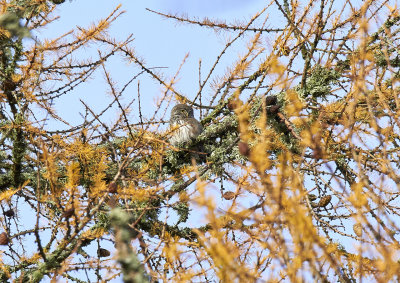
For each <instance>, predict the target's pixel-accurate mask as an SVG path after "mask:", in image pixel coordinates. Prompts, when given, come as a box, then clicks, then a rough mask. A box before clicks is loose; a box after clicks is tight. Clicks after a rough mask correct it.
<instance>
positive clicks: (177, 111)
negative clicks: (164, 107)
mask: <svg viewBox="0 0 400 283" xmlns="http://www.w3.org/2000/svg"><path fill="white" fill-rule="evenodd" d="M193 117H194V114H193V108H192V107H190V106H189V105H186V104H177V105H175V106H174V108H172V110H171V119H170V123H171V124H174V123H176V122H177V121H179V120H181V119H184V118H193Z"/></svg>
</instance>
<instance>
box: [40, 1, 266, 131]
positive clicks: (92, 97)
mask: <svg viewBox="0 0 400 283" xmlns="http://www.w3.org/2000/svg"><path fill="white" fill-rule="evenodd" d="M119 3H120V4H122V10H124V11H126V12H125V13H124V14H123V15H122V16H121V17H120V18H119V19H117V21H116V22H114V23H113V25H112V27H111V29H110V36H111V37H115V38H117V39H120V40H123V39H125V38H127V37H128V36H129V35H130V34H133V37H134V38H135V40H134V41H133V43H132V47H133V48H134V49H135V51H136V55H137V56H138V57H140V58H142V59H143V60H144V61H145V62H146V64H147V67H156V66H157V67H164V68H163V69H160V70H159V72H162V73H163V74H164V75H165V77H166V78H169V77H172V76H173V75H174V74H175V73H176V71H177V70H178V68H179V66H180V64H181V63H182V61H183V58H184V57H185V55H186V54H187V53H189V57H188V58H187V60H186V63H185V65H184V66H183V68H182V71H181V73H180V76H179V77H178V83H177V85H176V87H177V90H179V92H181V93H183V94H185V95H187V96H188V97H193V96H194V95H195V93H197V90H198V80H199V79H198V62H199V60H200V59H201V61H202V73H203V76H205V74H207V72H208V70H209V69H210V67H211V65H212V64H213V63H214V61H215V59H216V58H217V56H218V54H219V53H220V51H221V50H222V49H223V47H224V46H225V43H226V41H227V39H228V38H231V37H233V36H234V34H230V33H225V32H224V33H215V32H214V31H212V30H211V29H207V28H200V27H197V26H192V25H182V24H177V22H176V21H173V20H168V19H165V18H162V17H160V16H159V15H156V14H154V13H151V12H149V11H147V10H146V8H150V9H152V10H156V11H160V12H165V13H173V14H178V15H183V14H185V15H188V16H189V17H192V16H194V17H198V18H199V19H203V18H204V17H209V18H218V19H219V20H225V21H227V22H228V23H231V22H232V23H234V22H236V21H238V20H239V21H242V22H247V21H248V20H249V19H250V18H251V17H252V16H253V15H254V14H255V13H256V12H258V11H260V10H261V9H262V8H263V7H264V5H265V1H262V0H250V1H239V0H234V1H227V0H220V1H212V0H205V1H184V0H169V1H163V0H150V1H129V0H125V1H109V0H85V1H79V0H73V1H66V2H65V3H63V4H62V5H59V6H58V8H57V11H56V13H55V15H59V16H60V18H59V19H58V20H57V21H55V22H53V23H51V24H50V25H48V26H47V27H46V28H45V29H43V30H41V31H40V32H39V33H38V32H36V33H34V35H35V36H37V37H38V38H39V39H41V40H42V39H44V38H49V39H51V38H56V37H58V36H60V35H62V34H63V33H65V32H68V31H70V30H71V29H73V28H75V27H76V26H80V27H88V26H89V25H90V24H92V23H94V22H97V21H98V20H100V19H103V18H105V17H107V16H108V15H109V13H111V11H113V9H114V8H115V7H116V6H117V5H118V4H119ZM244 43H245V40H242V41H239V42H238V44H239V45H236V46H233V48H232V49H231V50H230V52H228V53H227V54H226V55H224V57H223V58H222V62H221V64H220V65H219V66H218V67H217V72H216V74H218V75H220V76H222V75H223V74H224V72H225V69H226V67H227V66H229V65H231V64H232V63H233V62H234V60H235V59H236V58H237V55H238V54H239V53H240V50H241V48H242V47H243V44H244ZM235 48H236V49H235ZM97 49H98V47H97V46H92V47H90V48H87V49H85V52H84V53H81V54H82V57H92V58H95V57H96V55H97ZM100 50H101V47H100ZM108 71H109V72H110V73H111V75H112V77H113V79H114V81H116V82H117V85H119V86H120V88H122V86H123V85H124V84H125V83H126V82H127V81H129V80H130V79H131V78H132V77H133V76H134V75H135V74H137V73H138V72H139V71H140V70H139V69H138V68H137V67H136V66H135V65H134V64H128V63H127V62H126V61H123V60H120V59H118V57H117V56H116V57H115V58H113V59H111V60H110V61H109V62H108ZM139 80H140V90H141V98H142V99H141V104H142V106H143V108H144V109H143V110H144V112H145V113H149V114H151V113H153V112H154V110H155V108H156V100H157V97H159V96H160V95H161V94H162V90H163V89H162V87H161V86H160V85H159V84H158V83H156V82H155V81H154V80H152V79H150V78H149V77H148V76H146V75H144V76H141V77H139ZM107 91H108V89H107V85H106V84H105V82H104V76H103V74H102V73H101V72H97V74H96V76H95V78H93V79H92V80H89V81H88V82H87V83H86V84H85V85H82V86H80V87H78V88H76V89H74V90H73V91H72V92H71V93H69V94H68V95H66V96H64V97H62V98H60V99H58V100H57V101H55V109H56V111H57V113H58V115H60V116H61V117H64V118H65V119H66V120H67V121H69V122H70V123H72V124H73V125H76V124H79V123H81V122H82V119H81V117H80V115H79V113H83V110H84V108H83V106H82V104H81V103H80V101H79V99H82V100H83V101H85V102H86V103H87V104H88V105H90V107H92V109H93V110H95V111H101V109H103V108H104V107H105V106H106V105H107V104H108V103H109V101H110V100H111V96H110V95H108V94H107ZM136 96H137V82H135V83H133V84H132V85H131V87H130V88H129V89H127V92H126V94H125V96H124V98H123V100H122V102H123V103H125V104H128V103H129V101H130V100H131V99H132V98H134V97H136ZM135 109H137V103H134V104H133V105H132V107H131V110H132V112H131V116H130V118H131V119H132V120H133V122H137V119H138V116H137V115H136V114H135V113H134V112H135ZM197 115H198V113H197ZM116 118H117V113H116V112H108V113H107V115H106V116H105V118H104V119H106V120H105V122H106V123H112V121H114V120H115V119H116ZM48 126H49V127H50V128H52V129H55V128H57V129H59V128H60V127H64V126H63V125H62V124H60V123H54V124H50V125H48Z"/></svg>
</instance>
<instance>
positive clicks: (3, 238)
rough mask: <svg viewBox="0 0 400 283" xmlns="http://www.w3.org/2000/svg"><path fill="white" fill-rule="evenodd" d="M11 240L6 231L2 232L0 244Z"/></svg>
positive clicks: (5, 243)
mask: <svg viewBox="0 0 400 283" xmlns="http://www.w3.org/2000/svg"><path fill="white" fill-rule="evenodd" d="M9 242H10V239H9V238H8V235H7V233H6V232H3V233H1V234H0V246H5V245H7V244H8V243H9Z"/></svg>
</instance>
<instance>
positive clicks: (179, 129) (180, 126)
mask: <svg viewBox="0 0 400 283" xmlns="http://www.w3.org/2000/svg"><path fill="white" fill-rule="evenodd" d="M169 123H170V126H171V130H172V136H171V138H170V139H169V142H170V143H171V144H172V145H173V146H176V145H178V144H180V143H186V142H190V141H192V140H194V139H195V138H197V137H198V136H199V135H200V134H201V132H202V131H203V126H202V125H201V124H200V122H199V121H197V120H196V119H195V118H194V114H193V108H192V107H190V106H189V105H186V104H177V105H175V106H174V108H172V110H171V119H170V121H169Z"/></svg>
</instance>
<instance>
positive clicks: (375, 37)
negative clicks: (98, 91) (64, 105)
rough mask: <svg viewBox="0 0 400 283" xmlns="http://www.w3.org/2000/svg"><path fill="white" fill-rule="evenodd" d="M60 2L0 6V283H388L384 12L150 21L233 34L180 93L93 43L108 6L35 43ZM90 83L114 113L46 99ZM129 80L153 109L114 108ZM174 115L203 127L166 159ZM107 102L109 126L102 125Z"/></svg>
mask: <svg viewBox="0 0 400 283" xmlns="http://www.w3.org/2000/svg"><path fill="white" fill-rule="evenodd" d="M62 2H64V1H55V0H53V1H48V0H2V1H1V4H0V8H1V16H0V45H1V50H0V83H1V86H0V98H1V108H0V120H1V121H0V133H1V136H0V141H1V143H0V146H1V151H0V172H1V174H0V191H1V193H0V200H1V210H2V215H1V217H0V221H1V227H0V229H1V231H0V245H2V246H1V249H0V257H1V263H0V277H1V281H2V282H7V281H15V282H40V281H42V280H50V279H51V280H52V282H56V281H59V282H65V281H68V282H89V281H90V282H94V281H96V282H112V281H114V282H115V281H117V280H121V279H122V280H123V281H124V282H164V281H165V282H167V281H171V282H175V281H177V282H180V281H187V282H218V281H221V282H263V281H268V282H269V281H272V282H275V281H287V282H302V281H311V280H314V281H320V282H335V281H340V282H356V281H360V282H361V281H368V282H371V281H376V282H388V281H390V280H399V274H400V263H399V237H400V236H399V225H400V217H399V213H400V210H399V209H400V203H399V193H400V191H399V190H400V187H399V185H398V184H400V179H399V164H400V161H399V151H400V148H399V143H400V136H399V122H400V121H399V114H400V113H399V106H400V101H399V91H400V88H399V76H400V73H399V72H400V54H399V46H400V39H399V34H400V15H399V13H398V10H397V7H395V6H390V5H391V4H393V3H391V2H390V1H381V0H379V1H378V0H377V1H372V0H367V1H358V2H357V3H354V1H350V0H348V1H345V0H342V1H338V0H320V1H288V0H273V1H271V2H270V3H266V6H265V8H264V9H263V10H261V11H259V13H257V14H256V15H254V17H253V18H251V19H250V20H249V21H248V22H243V23H238V22H236V23H234V24H231V23H227V22H224V21H221V20H211V19H208V18H205V19H196V18H189V17H185V16H179V15H172V14H164V13H161V12H159V11H152V10H149V11H148V12H149V13H155V14H157V15H158V16H160V17H165V18H167V19H168V20H170V21H175V22H178V23H182V24H187V25H194V26H201V27H203V28H205V29H212V30H215V32H218V33H221V34H229V35H230V36H231V39H229V41H227V43H226V46H225V47H224V48H223V49H222V50H221V52H220V55H219V56H218V57H217V58H216V59H215V61H214V62H211V65H212V67H211V68H210V69H209V70H208V71H207V72H206V73H205V75H201V74H200V73H203V74H204V70H201V66H199V70H201V71H202V72H199V86H198V87H197V89H196V92H195V94H194V95H193V96H191V97H190V96H188V95H186V94H183V93H181V92H180V91H179V83H177V80H176V76H174V77H172V78H165V77H164V76H163V75H162V74H161V72H160V70H157V69H154V68H151V67H150V66H147V65H146V64H145V63H144V60H142V59H140V57H138V56H137V55H136V54H135V51H134V42H132V37H130V36H127V37H126V39H125V40H123V41H119V40H116V39H114V38H112V37H111V36H110V35H109V34H108V32H107V31H108V29H109V27H110V25H111V24H112V22H114V21H116V20H118V17H119V15H120V14H121V13H123V11H121V8H120V7H119V6H118V7H116V9H115V10H114V11H110V15H109V16H108V17H107V18H105V19H104V20H100V21H98V22H97V23H96V24H94V25H93V26H90V27H87V28H82V27H79V28H78V27H71V28H72V29H73V30H72V31H71V32H69V33H67V34H64V35H60V36H59V37H58V38H55V39H51V40H49V39H46V40H45V39H42V38H41V37H40V29H41V28H43V27H44V26H47V25H49V26H50V25H51V23H52V21H53V20H54V19H55V16H54V13H55V7H57V5H59V4H61V3H62ZM60 9H62V5H61V6H60ZM272 13H274V14H279V15H280V19H281V21H271V20H270V18H269V17H270V15H271V14H272ZM36 30H38V32H37V33H36V34H38V36H37V37H35V38H30V37H31V34H32V32H33V31H36ZM243 38H245V39H246V40H248V44H247V46H245V47H244V48H243V50H242V53H241V54H240V55H238V57H237V58H234V60H233V61H232V62H231V66H230V68H228V69H227V70H226V73H225V74H224V75H223V76H220V75H218V74H217V71H216V67H217V66H219V65H220V64H221V58H222V57H223V56H225V53H226V52H227V50H228V49H230V48H232V45H233V44H234V43H235V42H236V41H238V40H239V39H243ZM84 48H95V49H96V48H98V52H97V55H98V56H97V58H94V59H93V58H83V56H82V53H80V51H81V50H82V49H84ZM114 56H118V57H120V58H123V59H124V60H126V61H127V62H129V63H130V64H132V66H135V68H137V69H139V70H140V71H139V72H138V73H137V74H136V75H135V76H134V77H132V79H131V80H130V81H129V82H128V83H126V84H123V83H122V82H118V81H117V80H116V79H115V78H113V76H112V73H111V72H109V71H108V66H107V63H108V60H109V59H110V58H111V57H114ZM203 60H204V59H203ZM97 72H100V73H102V74H103V75H104V79H105V81H106V83H107V84H108V87H109V88H108V89H107V90H105V93H104V95H105V94H106V92H107V93H109V94H110V93H111V95H112V96H113V101H112V103H111V104H110V105H109V106H108V107H107V108H106V109H104V110H103V111H101V112H96V111H94V110H93V106H91V105H87V104H84V107H85V109H86V115H85V116H84V122H83V123H82V124H80V125H74V126H70V125H69V124H68V121H65V120H64V118H63V117H60V116H59V115H58V114H57V113H56V111H55V110H54V109H53V104H54V101H56V100H57V99H58V98H59V97H61V96H65V95H68V94H70V93H73V92H74V91H75V89H76V87H77V86H79V85H82V84H85V83H86V82H87V81H88V79H89V78H91V77H92V76H94V74H95V73H97ZM142 76H148V77H150V78H152V79H153V80H154V81H156V82H158V83H160V84H161V85H162V87H163V88H164V91H163V92H162V93H161V94H160V99H159V100H158V105H157V106H156V107H155V108H154V109H153V110H149V109H145V110H144V109H142V108H141V107H140V106H139V107H136V106H133V105H128V106H125V105H124V104H123V103H122V102H121V98H122V96H123V95H124V91H125V90H126V88H127V87H128V86H129V85H131V84H132V83H135V82H137V80H138V78H139V77H142ZM138 95H140V93H139V94H138ZM82 103H84V102H83V101H82ZM176 103H184V104H187V105H190V106H191V107H193V108H194V109H196V110H199V111H200V112H201V114H202V115H201V124H202V125H203V127H204V130H203V132H202V133H201V134H200V136H198V137H197V138H196V139H194V140H192V141H191V142H189V143H184V144H178V145H177V146H173V145H171V144H170V143H169V137H170V136H171V135H172V134H173V132H174V130H176V129H174V128H169V127H167V126H166V125H165V124H166V122H168V120H169V114H168V113H169V110H170V109H171V106H172V105H174V104H176ZM112 107H115V108H117V109H119V117H118V118H117V119H116V121H115V123H114V124H107V123H106V122H105V121H104V120H103V119H102V117H103V116H102V115H103V113H104V112H105V111H107V110H108V109H110V108H112ZM43 113H45V115H43ZM131 114H132V115H135V116H136V117H138V119H139V121H140V123H132V122H131V120H130V118H129V117H130V116H129V115H131ZM52 121H60V122H62V123H64V125H65V126H66V129H60V130H56V131H54V130H53V131H51V130H49V129H48V128H46V125H48V124H49V123H52ZM216 187H218V189H216ZM21 214H24V217H22V215H21ZM27 217H29V219H31V220H30V221H29V223H27V221H26V219H27ZM193 217H197V219H198V218H199V217H200V218H201V219H202V220H203V222H202V223H196V222H195V221H192V219H193ZM109 243H112V249H110V248H109V245H107V244H109ZM107 247H108V248H107Z"/></svg>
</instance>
